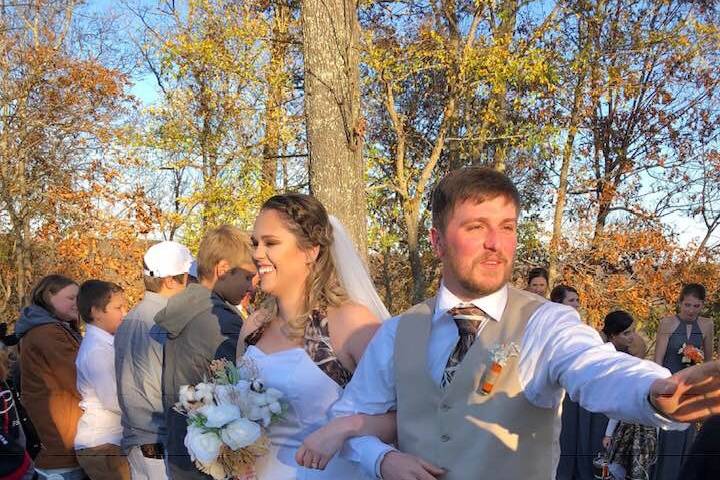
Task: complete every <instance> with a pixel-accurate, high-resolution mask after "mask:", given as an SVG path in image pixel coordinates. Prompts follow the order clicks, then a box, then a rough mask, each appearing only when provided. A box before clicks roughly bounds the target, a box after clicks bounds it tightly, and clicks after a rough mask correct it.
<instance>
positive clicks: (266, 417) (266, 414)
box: [262, 408, 272, 428]
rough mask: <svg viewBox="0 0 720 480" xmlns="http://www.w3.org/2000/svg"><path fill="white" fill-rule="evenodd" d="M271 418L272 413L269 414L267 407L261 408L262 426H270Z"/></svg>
mask: <svg viewBox="0 0 720 480" xmlns="http://www.w3.org/2000/svg"><path fill="white" fill-rule="evenodd" d="M271 418H272V415H270V410H269V409H267V408H264V409H263V417H262V422H263V427H265V428H267V427H269V426H270V420H271Z"/></svg>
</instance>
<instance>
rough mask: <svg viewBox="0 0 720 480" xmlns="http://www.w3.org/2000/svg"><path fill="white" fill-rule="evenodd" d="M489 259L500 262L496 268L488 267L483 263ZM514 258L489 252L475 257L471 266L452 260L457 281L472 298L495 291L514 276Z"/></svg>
mask: <svg viewBox="0 0 720 480" xmlns="http://www.w3.org/2000/svg"><path fill="white" fill-rule="evenodd" d="M488 260H495V261H498V262H500V265H498V266H497V267H496V269H487V268H485V267H483V265H482V264H483V263H484V262H486V261H488ZM513 263H514V258H513V259H512V260H510V259H508V258H507V257H505V256H504V255H502V254H500V253H488V254H484V255H481V256H480V257H478V258H475V259H473V261H472V263H471V264H470V266H469V268H467V267H465V268H464V267H463V266H462V265H457V264H456V263H455V262H451V266H452V268H453V270H454V273H455V276H456V279H457V283H458V284H459V285H460V286H461V287H462V288H463V290H465V294H466V295H468V296H469V297H471V298H480V297H484V296H486V295H490V294H491V293H495V292H497V291H498V290H500V289H501V288H503V287H504V286H505V284H507V283H508V282H509V281H510V279H511V278H512V268H513Z"/></svg>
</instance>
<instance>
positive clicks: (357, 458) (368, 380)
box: [332, 317, 398, 477]
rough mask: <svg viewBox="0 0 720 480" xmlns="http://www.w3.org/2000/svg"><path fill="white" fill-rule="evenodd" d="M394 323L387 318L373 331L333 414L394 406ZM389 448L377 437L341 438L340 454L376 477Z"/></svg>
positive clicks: (371, 411)
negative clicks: (373, 333) (342, 440)
mask: <svg viewBox="0 0 720 480" xmlns="http://www.w3.org/2000/svg"><path fill="white" fill-rule="evenodd" d="M397 325H398V318H397V317H395V318H391V319H389V320H387V321H386V322H385V323H384V324H383V325H382V326H381V327H380V328H379V329H378V331H377V332H376V333H375V336H374V337H373V339H372V340H371V341H370V343H369V344H368V346H367V348H366V349H365V353H364V354H363V356H362V359H361V360H360V363H359V364H358V366H357V368H356V369H355V373H353V378H352V380H351V381H350V383H349V384H348V385H347V386H346V387H345V392H344V393H343V396H342V398H341V399H340V400H339V401H338V402H336V403H335V405H334V406H333V412H332V413H333V416H335V417H342V416H347V415H354V414H358V413H363V414H368V415H378V414H383V413H387V412H389V411H393V410H395V408H396V405H397V397H396V390H395V365H394V362H393V356H394V351H395V335H396V332H397ZM392 450H394V447H392V446H391V445H388V444H386V443H383V442H382V441H381V440H380V439H379V438H377V437H368V436H365V437H355V438H351V439H349V440H348V441H347V442H345V447H344V449H343V450H342V451H341V455H342V456H343V457H345V458H347V459H348V460H352V461H354V462H358V463H360V464H361V465H362V467H363V469H365V470H366V472H367V473H368V474H369V475H371V476H373V477H376V476H378V474H379V468H380V463H381V461H382V459H383V457H384V456H385V454H386V453H388V452H390V451H392Z"/></svg>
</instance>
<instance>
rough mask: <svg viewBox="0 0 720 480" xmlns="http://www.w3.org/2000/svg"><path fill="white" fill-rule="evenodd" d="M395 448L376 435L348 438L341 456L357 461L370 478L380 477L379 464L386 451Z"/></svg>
mask: <svg viewBox="0 0 720 480" xmlns="http://www.w3.org/2000/svg"><path fill="white" fill-rule="evenodd" d="M393 450H395V449H394V448H393V447H392V446H391V445H387V444H385V443H383V442H382V441H380V439H379V438H377V437H372V436H364V437H355V438H350V439H348V441H347V442H346V443H345V447H344V448H343V451H342V452H341V456H343V457H345V458H346V459H348V460H351V461H354V462H357V463H359V464H360V465H361V466H362V468H363V470H365V472H366V473H367V474H368V475H369V476H370V477H371V478H381V477H380V465H381V464H382V460H383V458H385V455H386V454H387V453H388V452H391V451H393Z"/></svg>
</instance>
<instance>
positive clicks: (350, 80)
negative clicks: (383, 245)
mask: <svg viewBox="0 0 720 480" xmlns="http://www.w3.org/2000/svg"><path fill="white" fill-rule="evenodd" d="M302 30H303V48H304V64H305V117H306V128H307V141H308V152H309V162H310V169H309V170H310V191H311V192H312V194H313V195H315V196H316V197H317V198H318V199H319V200H320V201H321V202H323V204H324V205H325V207H326V208H327V209H328V211H329V212H330V213H331V214H333V215H335V216H337V217H338V219H340V221H341V222H342V223H343V224H344V225H345V227H346V228H347V230H348V232H349V234H350V236H351V237H352V239H353V240H354V241H355V244H356V245H357V249H358V251H359V252H360V254H361V255H362V256H363V257H365V256H366V254H367V238H366V237H367V227H366V221H367V219H366V216H367V200H366V196H365V165H364V163H363V159H362V147H363V135H364V130H365V126H364V120H363V119H362V118H361V117H360V86H359V81H360V80H359V79H360V72H359V60H360V59H359V48H358V44H359V35H360V25H359V23H358V18H357V3H356V2H355V1H352V0H326V1H321V0H306V1H304V2H302Z"/></svg>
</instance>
